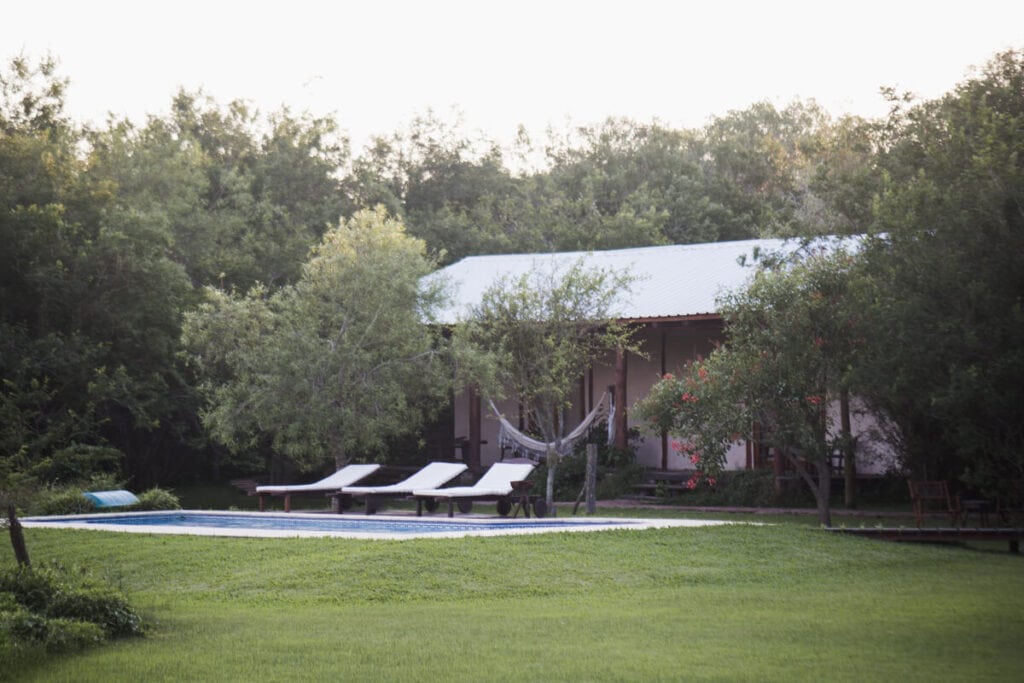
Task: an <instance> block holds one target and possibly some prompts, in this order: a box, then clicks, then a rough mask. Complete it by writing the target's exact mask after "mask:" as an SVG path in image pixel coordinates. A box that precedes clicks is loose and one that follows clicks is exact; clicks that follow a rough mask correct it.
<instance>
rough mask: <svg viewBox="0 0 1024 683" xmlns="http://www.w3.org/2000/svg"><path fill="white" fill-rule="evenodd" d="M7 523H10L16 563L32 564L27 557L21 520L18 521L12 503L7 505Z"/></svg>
mask: <svg viewBox="0 0 1024 683" xmlns="http://www.w3.org/2000/svg"><path fill="white" fill-rule="evenodd" d="M7 523H8V524H9V525H10V532H11V545H12V546H14V558H15V559H16V560H17V561H18V565H19V566H22V567H28V566H30V565H31V564H32V562H31V561H29V557H28V547H27V546H26V545H25V534H24V533H23V532H22V528H21V522H19V521H18V510H17V509H16V508H15V507H14V504H13V503H12V504H10V505H8V506H7Z"/></svg>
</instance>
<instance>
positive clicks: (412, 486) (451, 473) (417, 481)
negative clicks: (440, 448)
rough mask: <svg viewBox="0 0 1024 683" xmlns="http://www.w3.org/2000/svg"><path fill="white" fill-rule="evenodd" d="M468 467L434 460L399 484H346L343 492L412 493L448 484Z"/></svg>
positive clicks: (368, 494) (369, 493)
mask: <svg viewBox="0 0 1024 683" xmlns="http://www.w3.org/2000/svg"><path fill="white" fill-rule="evenodd" d="M466 469H467V467H466V465H465V464H463V463H461V462H432V463H430V464H429V465H427V466H426V467H424V468H423V469H421V470H420V471H419V472H417V473H416V474H414V475H412V476H411V477H408V478H406V479H403V480H402V481H400V482H398V483H397V484H388V485H387V486H344V487H341V493H345V494H348V495H351V496H371V495H372V496H376V495H381V496H383V495H390V494H403V493H412V492H413V491H415V490H416V489H423V488H437V487H438V486H442V485H444V484H447V483H448V482H450V481H451V480H452V479H454V478H455V477H457V476H459V475H460V474H462V473H463V472H465V471H466Z"/></svg>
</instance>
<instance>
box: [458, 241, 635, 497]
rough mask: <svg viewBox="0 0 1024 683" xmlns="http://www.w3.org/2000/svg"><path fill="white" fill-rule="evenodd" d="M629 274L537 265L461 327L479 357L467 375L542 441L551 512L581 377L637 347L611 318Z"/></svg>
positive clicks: (495, 291)
mask: <svg viewBox="0 0 1024 683" xmlns="http://www.w3.org/2000/svg"><path fill="white" fill-rule="evenodd" d="M631 281H632V276H631V275H629V274H627V273H617V272H612V271H607V270H602V269H591V268H587V267H586V266H585V264H584V263H583V262H582V261H577V262H575V263H573V264H571V265H570V266H568V267H566V268H561V269H560V268H558V267H557V265H556V264H554V263H546V264H541V263H538V264H537V265H536V267H535V268H534V269H532V270H530V271H528V272H527V273H525V274H523V275H522V276H519V277H515V278H501V279H499V280H498V281H497V282H496V283H495V284H493V285H492V286H491V287H489V288H488V289H487V290H486V291H485V292H484V294H483V297H482V300H481V302H480V304H479V305H478V306H477V307H476V308H475V310H474V311H473V313H472V314H471V315H470V316H469V318H468V319H467V320H466V321H465V323H464V324H463V325H461V326H459V327H458V328H457V329H456V331H455V335H456V339H457V341H458V343H459V344H460V346H461V347H462V348H463V349H468V351H469V352H470V353H474V352H475V354H476V355H478V356H480V357H482V358H483V362H482V363H481V362H479V359H478V362H477V364H476V365H475V366H474V367H477V368H480V367H483V368H484V370H483V371H477V372H471V373H470V375H469V377H468V378H467V379H468V380H469V381H470V382H472V383H475V384H476V385H477V386H478V388H479V389H480V390H481V391H482V392H483V393H484V394H486V395H488V396H492V397H502V396H508V397H510V398H514V399H515V400H517V401H518V402H519V404H520V405H522V406H523V407H524V408H525V409H526V411H527V412H528V414H529V419H530V424H531V425H533V426H534V427H535V428H536V429H537V430H538V431H539V432H540V435H541V437H542V439H543V440H544V442H546V443H548V444H554V446H553V447H552V448H551V449H549V451H548V453H547V456H546V463H547V468H548V481H547V509H548V510H549V511H551V513H552V514H554V512H555V508H554V501H553V499H552V496H553V485H554V475H555V471H556V468H557V466H558V461H559V458H560V457H561V456H562V455H564V453H563V452H562V448H561V442H562V439H563V438H564V437H565V434H566V432H567V431H568V429H567V427H568V426H569V421H568V419H567V418H568V414H567V413H568V410H569V408H570V407H571V405H572V400H573V398H574V397H575V396H576V395H577V393H578V389H579V382H580V378H581V377H583V375H584V373H585V372H586V370H587V368H589V367H591V366H592V365H594V364H595V363H596V362H599V361H602V360H605V361H607V360H608V358H609V356H610V355H611V354H614V353H615V352H616V351H617V350H629V349H633V350H635V344H634V343H633V342H632V332H631V330H630V329H629V328H628V327H626V326H625V325H624V324H622V323H621V322H620V321H618V320H617V319H616V318H615V315H614V313H615V310H614V304H615V301H616V300H617V299H618V298H619V297H620V296H622V295H623V293H624V292H628V290H629V286H630V282H631Z"/></svg>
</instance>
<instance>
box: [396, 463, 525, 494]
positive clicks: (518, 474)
mask: <svg viewBox="0 0 1024 683" xmlns="http://www.w3.org/2000/svg"><path fill="white" fill-rule="evenodd" d="M533 467H534V466H533V464H532V463H511V462H496V463H494V464H493V465H491V468H490V469H489V470H487V471H486V472H485V473H484V476H482V477H480V481H478V482H477V483H475V484H473V485H472V486H452V487H451V488H446V489H441V488H433V489H416V490H415V491H413V495H414V496H422V497H424V498H475V497H482V496H507V495H509V494H510V493H512V482H514V481H522V480H523V479H526V478H527V477H528V476H530V472H532V471H533Z"/></svg>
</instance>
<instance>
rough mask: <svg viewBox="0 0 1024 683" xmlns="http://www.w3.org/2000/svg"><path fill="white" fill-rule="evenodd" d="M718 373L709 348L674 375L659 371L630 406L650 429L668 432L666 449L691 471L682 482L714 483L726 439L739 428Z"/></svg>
mask: <svg viewBox="0 0 1024 683" xmlns="http://www.w3.org/2000/svg"><path fill="white" fill-rule="evenodd" d="M720 374H721V368H719V367H718V366H717V357H716V356H715V355H714V354H712V356H711V357H709V358H707V359H698V360H695V361H692V362H691V363H690V364H688V365H687V366H686V368H685V369H684V371H683V373H682V374H681V375H680V376H679V377H676V376H675V375H673V374H666V375H665V376H664V377H662V378H661V380H660V381H658V382H657V383H656V384H655V385H654V386H653V387H652V388H651V391H650V393H649V394H648V395H647V397H645V398H644V399H642V400H641V401H639V402H638V403H637V404H636V405H635V406H634V410H633V414H634V415H636V416H638V417H640V418H641V419H642V420H644V421H645V422H646V424H647V426H648V428H649V429H650V430H651V431H652V432H655V433H658V432H666V433H668V434H670V435H671V436H672V437H673V440H672V442H671V445H672V449H673V450H674V451H676V452H677V453H679V454H680V455H681V456H683V457H684V458H686V459H688V460H689V462H690V464H691V465H693V468H694V470H695V473H694V475H693V476H692V477H690V479H689V480H688V481H687V482H686V486H687V487H688V488H690V489H695V488H697V487H698V486H699V485H700V484H701V483H702V482H703V483H705V484H707V485H708V486H712V487H713V486H715V483H716V479H717V478H718V477H719V475H720V474H721V471H722V469H723V467H724V466H725V454H726V451H727V450H728V448H729V444H730V443H732V442H734V441H736V440H737V439H738V438H739V435H740V434H741V433H742V432H743V431H745V430H744V429H743V428H742V425H741V424H739V423H738V421H737V419H736V418H737V415H738V414H739V412H740V411H736V410H731V409H729V401H731V400H732V397H733V395H734V392H733V390H732V385H731V383H728V382H724V381H722V379H721V377H720Z"/></svg>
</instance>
